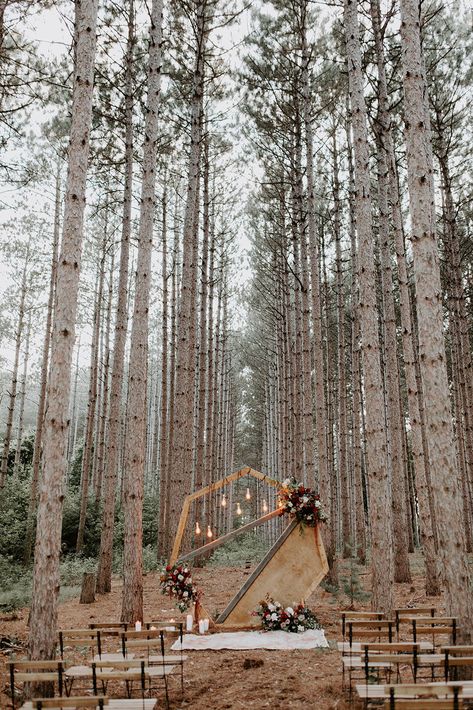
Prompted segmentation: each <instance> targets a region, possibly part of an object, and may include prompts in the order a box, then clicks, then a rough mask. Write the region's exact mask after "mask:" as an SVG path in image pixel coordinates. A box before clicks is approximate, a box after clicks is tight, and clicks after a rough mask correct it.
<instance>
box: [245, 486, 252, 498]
mask: <svg viewBox="0 0 473 710" xmlns="http://www.w3.org/2000/svg"><path fill="white" fill-rule="evenodd" d="M245 498H246V500H251V493H250V489H249V488H247V489H246V496H245Z"/></svg>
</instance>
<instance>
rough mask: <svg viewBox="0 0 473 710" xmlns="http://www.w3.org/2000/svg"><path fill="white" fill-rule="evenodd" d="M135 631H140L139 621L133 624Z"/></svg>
mask: <svg viewBox="0 0 473 710" xmlns="http://www.w3.org/2000/svg"><path fill="white" fill-rule="evenodd" d="M135 631H141V621H137V622H136V624H135Z"/></svg>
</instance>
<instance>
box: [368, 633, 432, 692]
mask: <svg viewBox="0 0 473 710" xmlns="http://www.w3.org/2000/svg"><path fill="white" fill-rule="evenodd" d="M361 648H362V655H361V660H362V662H363V665H364V669H365V681H366V683H368V682H369V676H370V668H371V667H373V666H372V662H373V661H378V664H377V666H376V667H377V668H378V669H382V667H383V666H382V663H385V664H386V669H387V670H388V671H391V670H392V669H393V668H395V670H396V675H397V682H400V678H401V675H400V666H402V665H408V666H410V667H411V671H412V677H413V680H414V683H416V682H417V670H418V667H419V660H418V659H419V653H420V650H421V644H420V642H418V643H414V642H411V641H398V642H393V643H362V644H361Z"/></svg>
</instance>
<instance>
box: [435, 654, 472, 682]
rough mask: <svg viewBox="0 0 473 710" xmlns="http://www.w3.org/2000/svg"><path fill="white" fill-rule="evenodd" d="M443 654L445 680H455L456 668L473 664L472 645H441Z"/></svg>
mask: <svg viewBox="0 0 473 710" xmlns="http://www.w3.org/2000/svg"><path fill="white" fill-rule="evenodd" d="M441 651H442V652H443V653H444V655H445V682H448V681H449V680H457V676H458V668H461V667H462V666H463V667H470V668H471V667H472V666H473V646H442V648H441Z"/></svg>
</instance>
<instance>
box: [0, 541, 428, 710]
mask: <svg viewBox="0 0 473 710" xmlns="http://www.w3.org/2000/svg"><path fill="white" fill-rule="evenodd" d="M412 563H413V564H412ZM411 564H412V567H413V570H414V575H413V582H412V585H411V584H397V585H396V601H397V603H398V604H399V605H401V606H402V605H406V604H413V603H415V604H421V603H423V602H425V601H426V597H425V596H424V592H423V577H422V576H421V574H420V572H419V571H417V572H416V570H419V558H418V556H417V555H416V556H411ZM250 572H251V570H249V569H243V568H240V567H238V568H237V567H217V568H209V567H207V568H204V569H197V570H195V576H196V577H197V580H198V583H199V586H200V587H201V588H202V589H203V592H204V595H205V604H206V608H207V609H208V610H209V612H210V613H211V614H214V613H215V611H220V610H221V609H223V608H224V606H225V604H226V603H227V602H228V600H229V598H230V597H231V596H232V594H233V593H234V590H235V589H238V588H239V586H241V584H242V583H243V582H244V581H245V579H246V577H247V576H248V575H249V574H250ZM368 578H369V575H368V574H365V575H363V574H362V575H361V580H362V581H363V583H366V584H367V583H368ZM120 594H121V583H120V581H119V580H117V579H116V578H114V580H113V583H112V591H111V593H110V594H109V595H106V596H99V597H98V598H97V602H95V603H94V604H91V605H80V604H79V600H78V598H76V599H71V600H69V601H67V602H65V603H63V604H61V605H60V607H59V624H60V626H61V627H62V628H68V627H69V628H73V627H76V628H77V627H84V626H87V625H88V624H90V623H93V622H98V621H102V622H103V621H109V620H114V619H116V618H117V617H118V616H119V610H120ZM144 597H145V607H144V615H145V618H146V619H151V618H153V619H155V618H163V619H172V618H177V616H176V611H175V608H174V606H173V604H172V603H171V602H170V600H168V599H167V598H166V597H163V596H162V595H161V594H160V592H159V575H158V573H150V574H148V575H146V577H145V595H144ZM307 601H308V604H309V606H310V607H311V608H312V609H313V610H314V611H315V613H316V614H317V617H318V619H319V621H320V623H321V625H322V627H323V629H324V631H325V635H326V637H327V640H328V642H329V644H330V648H329V649H318V650H313V651H308V650H295V651H267V650H251V651H227V650H219V651H187V652H186V653H188V654H189V662H188V663H187V664H186V672H185V685H186V690H185V699H184V702H183V703H180V702H176V700H178V698H177V696H175V697H174V698H171V700H172V708H173V710H174V708H180V707H186V708H192V710H208V708H209V707H210V706H211V707H212V708H214V710H224V709H233V708H235V710H237V709H238V708H258V709H259V708H281V710H282V708H290V709H291V710H309V709H312V710H313V708H315V707H316V708H317V710H330V709H331V708H337V709H338V710H346V709H347V708H348V707H349V704H348V702H347V698H346V697H344V696H343V694H342V686H341V666H340V656H339V654H338V652H337V651H336V650H334V647H335V642H336V641H337V640H340V639H341V634H340V625H339V619H340V613H339V610H340V608H341V605H340V604H339V603H338V602H337V600H336V599H335V597H334V596H333V595H332V594H330V593H328V592H326V591H324V590H323V589H321V588H319V589H318V590H317V591H316V592H315V593H314V594H313V595H312V597H311V598H310V599H309V600H307ZM430 603H432V604H435V605H437V606H438V607H440V606H441V602H440V601H439V599H438V598H435V597H434V598H429V604H430ZM356 608H369V602H364V603H363V604H359V603H356ZM4 616H5V617H8V615H4ZM17 617H18V618H16V619H12V620H2V618H1V617H0V638H5V637H7V638H10V639H12V638H17V639H18V640H19V641H20V642H26V638H27V626H26V624H27V620H28V610H27V609H23V610H21V611H20V612H18V613H17ZM0 656H1V654H0ZM5 658H6V657H5V656H3V657H2V660H5ZM6 686H7V678H6V676H5V675H3V676H2V678H1V685H0V690H1V691H2V695H1V698H0V707H2V708H4V707H7V702H8V700H7V697H6V695H5V694H4V692H5V690H6Z"/></svg>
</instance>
